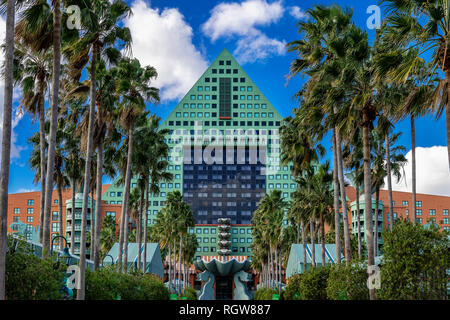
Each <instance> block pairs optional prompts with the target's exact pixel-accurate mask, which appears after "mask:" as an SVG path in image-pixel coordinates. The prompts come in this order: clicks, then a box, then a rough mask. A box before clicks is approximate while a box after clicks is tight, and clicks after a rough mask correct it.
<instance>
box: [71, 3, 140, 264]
mask: <svg viewBox="0 0 450 320" xmlns="http://www.w3.org/2000/svg"><path fill="white" fill-rule="evenodd" d="M78 2H79V5H80V7H82V8H83V10H82V17H81V22H82V28H83V36H81V37H79V38H78V39H76V40H75V41H73V42H72V43H71V44H70V45H69V46H67V48H66V49H65V54H66V56H68V57H69V75H70V76H71V77H72V78H73V79H75V80H76V81H78V80H79V78H80V76H81V71H82V70H83V66H84V65H85V64H86V63H87V61H89V57H90V56H91V55H92V56H91V59H90V60H91V64H90V79H89V81H88V83H89V86H90V108H89V115H94V113H95V106H97V119H96V125H97V126H96V128H95V129H92V131H94V130H95V131H96V134H95V137H96V141H95V146H96V147H97V149H98V150H97V151H98V152H97V188H96V189H97V195H96V199H97V206H96V212H95V219H93V221H95V222H96V223H95V231H94V232H93V233H92V235H93V238H94V245H91V255H92V251H93V253H94V259H93V260H94V269H97V268H98V265H99V256H98V254H96V252H97V251H98V249H99V245H100V243H99V240H100V239H98V238H99V237H100V225H101V197H102V179H103V144H104V140H105V134H106V130H107V128H108V127H110V124H111V122H110V121H108V120H110V119H111V116H110V112H111V111H112V110H113V107H114V104H115V103H114V101H115V95H114V94H113V93H114V90H113V89H112V86H114V84H113V80H112V79H111V75H110V74H108V72H107V70H106V64H105V62H104V61H100V63H99V65H98V59H99V58H102V57H104V58H105V59H106V60H107V61H109V62H110V63H112V64H117V63H118V61H119V58H120V52H119V50H118V49H116V47H115V46H116V45H117V43H118V41H120V44H121V46H122V47H123V48H124V49H125V51H126V50H128V49H129V45H130V44H131V35H130V31H129V29H128V28H126V27H120V26H119V24H120V22H121V21H122V20H123V19H124V18H126V17H128V16H129V15H130V14H131V9H130V7H129V6H128V5H127V4H126V3H125V1H121V0H115V1H113V2H111V1H106V0H95V1H89V2H86V1H78ZM97 72H99V78H98V79H97ZM92 121H93V122H94V119H92ZM93 125H94V124H93ZM90 127H91V126H90V125H89V128H90ZM87 132H88V135H89V137H88V141H89V142H91V136H92V135H93V134H94V132H91V131H89V130H88V131H87ZM92 143H93V142H92ZM88 149H89V148H88ZM84 197H87V195H84Z"/></svg>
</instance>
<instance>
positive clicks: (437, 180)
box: [385, 146, 450, 196]
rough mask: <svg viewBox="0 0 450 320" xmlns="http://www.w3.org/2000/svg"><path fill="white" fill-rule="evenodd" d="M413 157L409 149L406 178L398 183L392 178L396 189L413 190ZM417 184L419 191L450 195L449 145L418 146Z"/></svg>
mask: <svg viewBox="0 0 450 320" xmlns="http://www.w3.org/2000/svg"><path fill="white" fill-rule="evenodd" d="M411 157H412V153H411V151H409V152H408V153H407V154H406V159H407V160H408V163H407V164H406V166H405V178H404V179H402V181H400V183H396V181H395V178H393V179H392V183H393V187H392V189H393V190H394V191H405V192H411V183H412V178H411V177H412V175H411V168H412V164H411ZM416 185H417V187H416V191H417V193H425V194H435V195H444V196H450V172H449V170H448V159H447V147H441V146H434V147H430V148H422V147H418V148H416ZM385 188H387V180H386V181H385Z"/></svg>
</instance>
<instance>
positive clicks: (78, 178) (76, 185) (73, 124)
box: [65, 101, 85, 254]
mask: <svg viewBox="0 0 450 320" xmlns="http://www.w3.org/2000/svg"><path fill="white" fill-rule="evenodd" d="M80 104H81V103H80V101H77V102H73V103H71V104H70V107H69V109H70V113H69V116H68V117H67V121H66V122H65V124H66V128H65V130H66V132H67V135H66V141H65V149H66V150H67V165H66V166H65V171H66V176H67V177H68V179H69V180H70V184H71V189H72V197H71V199H72V209H71V215H72V224H71V230H70V238H71V239H70V242H71V245H70V253H71V254H74V249H75V246H74V243H75V194H76V192H77V190H79V189H80V188H81V182H82V176H83V170H84V166H85V164H84V160H83V158H82V157H81V155H80V146H81V140H80V137H79V134H77V128H78V122H79V115H80V113H81V112H82V107H81V106H80ZM66 232H67V230H66Z"/></svg>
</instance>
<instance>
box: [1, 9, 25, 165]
mask: <svg viewBox="0 0 450 320" xmlns="http://www.w3.org/2000/svg"><path fill="white" fill-rule="evenodd" d="M5 36H6V20H5V18H4V17H1V16H0V39H1V41H2V42H3V41H4V39H5ZM4 58H5V57H4V54H3V50H0V65H2V64H3V61H4ZM4 94H5V83H4V79H3V77H1V78H0V145H1V142H2V139H3V107H4V105H3V103H4ZM17 97H18V95H17V91H14V97H13V98H14V99H16V98H17ZM21 119H22V115H20V116H15V112H14V110H13V116H12V124H11V125H12V131H11V159H14V158H19V157H20V151H21V150H22V149H23V148H21V147H19V146H17V145H16V143H17V134H16V133H15V132H14V128H15V127H16V126H17V124H18V123H19V121H20V120H21ZM0 162H1V159H0Z"/></svg>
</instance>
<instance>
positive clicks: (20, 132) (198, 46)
mask: <svg viewBox="0 0 450 320" xmlns="http://www.w3.org/2000/svg"><path fill="white" fill-rule="evenodd" d="M127 2H128V3H129V4H130V5H131V6H132V8H133V11H134V15H133V16H132V17H131V18H130V19H129V20H127V21H125V24H126V25H127V26H129V27H130V29H131V31H132V35H133V40H134V43H133V54H134V56H136V57H137V58H139V59H140V60H141V62H142V64H151V65H153V66H155V67H156V68H157V70H158V72H159V74H160V76H159V79H158V80H157V82H156V84H157V85H158V86H159V87H160V88H161V95H162V98H163V101H162V102H161V103H160V104H159V105H157V106H155V105H149V106H148V107H149V108H150V110H151V111H152V112H154V113H156V114H157V115H159V116H160V117H161V118H162V119H165V117H166V116H167V115H168V114H169V112H170V111H171V110H172V109H173V108H174V107H175V106H176V104H177V102H178V101H179V100H180V98H181V97H182V96H183V94H184V93H186V92H187V91H188V90H189V89H190V87H191V86H192V85H193V84H194V82H195V81H196V80H197V79H198V77H199V76H200V75H201V74H202V72H203V71H204V70H205V69H206V67H207V66H208V64H209V63H211V62H212V61H213V60H214V58H215V57H216V56H217V55H218V54H219V53H220V52H221V51H222V50H223V49H224V48H227V49H228V50H229V51H230V52H231V53H232V54H233V55H234V56H235V57H236V58H237V60H238V61H239V62H240V63H241V64H242V66H243V68H244V70H245V71H246V72H247V73H248V74H249V76H250V77H251V78H252V79H253V81H254V82H255V83H256V84H257V85H258V87H259V88H260V89H261V90H262V92H263V93H264V94H265V95H266V97H267V98H268V99H269V100H270V101H271V103H272V104H273V105H274V106H275V107H276V108H277V109H278V111H279V112H280V113H281V115H282V116H284V117H286V116H288V115H290V114H291V112H292V108H293V107H294V106H295V101H294V100H293V98H292V97H293V95H294V93H295V92H296V91H297V90H298V89H299V88H300V86H301V84H302V83H303V81H304V79H292V80H290V81H289V82H287V81H286V75H287V74H288V72H289V65H290V62H291V61H292V59H293V58H294V55H293V54H291V53H287V52H286V51H285V49H284V45H285V43H288V42H290V41H293V40H295V39H298V38H299V36H298V34H297V27H296V24H297V22H298V21H299V19H304V16H303V14H304V12H305V11H306V10H307V9H309V8H310V7H312V6H313V5H314V4H332V3H335V2H333V1H309V0H308V1H294V0H282V1H273V0H246V1H237V0H235V1H226V2H221V1H217V2H216V1H211V0H196V1H186V0H153V1H149V0H130V1H127ZM338 3H339V4H340V5H341V6H348V7H350V8H352V9H353V11H354V21H355V23H356V24H357V25H358V26H360V27H361V28H364V29H367V28H366V21H367V19H368V18H369V16H370V14H367V13H366V10H367V8H368V7H369V6H370V5H373V4H376V3H377V1H373V0H372V1H368V0H351V1H350V0H348V1H339V2H338ZM1 24H2V27H1V30H3V29H4V19H2V21H1ZM1 30H0V31H1ZM367 31H368V34H369V36H370V37H371V38H373V36H374V33H375V31H374V30H367ZM19 96H20V92H17V98H19ZM37 130H38V125H37V123H34V122H33V121H32V120H31V119H30V118H29V117H28V115H24V116H23V117H22V118H20V120H16V126H15V127H14V135H15V137H13V144H14V152H13V157H12V164H11V179H10V181H11V182H10V193H13V192H22V191H26V190H38V189H39V186H37V185H34V184H33V181H32V180H33V176H34V172H33V171H31V169H30V168H29V165H28V163H27V161H28V157H29V154H30V151H31V147H30V146H29V145H28V144H27V139H28V138H29V137H30V136H31V135H32V134H33V133H34V132H36V131H37ZM395 130H396V131H401V132H403V134H402V137H401V139H400V144H402V145H404V146H405V147H406V149H407V150H408V151H409V150H410V149H411V143H410V134H409V130H410V125H409V120H406V121H403V122H401V123H398V124H397V126H396V129H395ZM416 132H417V137H416V140H417V142H416V143H417V146H419V147H423V148H424V149H419V150H418V153H420V154H418V160H420V159H421V160H422V163H418V168H419V170H421V172H423V181H424V182H423V183H422V186H424V187H423V189H421V187H420V186H419V187H418V189H419V190H418V191H419V192H424V193H439V192H440V190H442V189H446V191H445V192H444V194H449V193H450V185H448V183H447V184H445V185H442V184H440V183H437V182H436V180H434V181H432V182H431V183H427V182H426V181H427V180H429V177H430V174H429V171H430V170H432V169H433V168H430V167H429V165H427V164H426V163H427V162H429V159H428V158H429V157H431V158H432V159H436V158H438V160H439V165H441V162H442V164H445V166H446V163H447V162H446V161H447V160H446V157H445V152H443V151H444V150H443V148H438V147H436V146H446V145H447V143H446V138H445V119H444V118H442V119H441V120H439V121H435V119H434V116H433V115H430V116H426V117H424V118H422V119H420V120H418V121H417V124H416ZM324 145H325V147H327V148H329V147H330V144H329V143H328V140H325V141H324ZM432 147H434V148H432ZM427 148H429V149H427ZM421 157H423V159H422V158H421ZM427 157H428V158H427ZM445 166H444V167H445ZM446 168H448V167H446ZM447 174H448V169H447ZM449 178H450V177H449ZM418 179H419V183H420V179H421V176H418ZM407 180H408V179H407ZM407 180H406V181H407ZM446 180H450V179H446ZM409 185H410V184H409ZM407 187H408V184H406V186H405V185H404V183H403V185H401V184H399V185H398V189H397V190H407V189H406V188H407ZM441 194H442V192H441ZM449 195H450V194H449Z"/></svg>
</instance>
